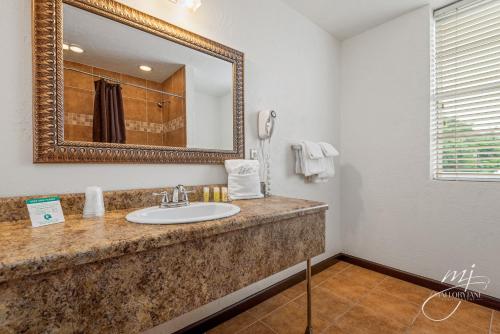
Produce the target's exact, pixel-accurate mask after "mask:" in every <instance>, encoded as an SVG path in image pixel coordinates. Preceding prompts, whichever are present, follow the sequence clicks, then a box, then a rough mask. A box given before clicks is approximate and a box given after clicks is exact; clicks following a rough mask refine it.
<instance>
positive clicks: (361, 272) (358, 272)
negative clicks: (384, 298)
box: [339, 265, 387, 285]
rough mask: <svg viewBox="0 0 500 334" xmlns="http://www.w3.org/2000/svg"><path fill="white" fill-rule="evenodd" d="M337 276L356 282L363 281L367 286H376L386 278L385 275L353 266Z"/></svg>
mask: <svg viewBox="0 0 500 334" xmlns="http://www.w3.org/2000/svg"><path fill="white" fill-rule="evenodd" d="M339 276H344V277H348V278H356V279H357V280H361V281H364V282H365V283H366V284H367V285H375V284H378V283H380V282H381V281H382V280H383V279H385V278H386V277H387V276H386V275H383V274H380V273H377V272H375V271H371V270H368V269H365V268H362V267H358V266H354V265H353V266H350V267H349V268H347V269H346V270H344V271H342V272H341V273H339Z"/></svg>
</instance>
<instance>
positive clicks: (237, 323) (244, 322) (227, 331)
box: [208, 312, 257, 334]
mask: <svg viewBox="0 0 500 334" xmlns="http://www.w3.org/2000/svg"><path fill="white" fill-rule="evenodd" d="M256 321H257V319H255V318H254V317H253V316H251V315H250V313H248V312H243V313H241V314H239V315H237V316H236V317H234V318H232V319H230V320H228V321H226V322H224V323H222V324H220V325H219V326H217V327H215V328H213V329H211V330H209V331H208V334H234V333H236V332H237V331H239V330H242V329H244V328H246V327H248V326H250V325H251V324H252V323H254V322H256Z"/></svg>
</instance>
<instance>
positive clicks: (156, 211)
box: [126, 203, 240, 225]
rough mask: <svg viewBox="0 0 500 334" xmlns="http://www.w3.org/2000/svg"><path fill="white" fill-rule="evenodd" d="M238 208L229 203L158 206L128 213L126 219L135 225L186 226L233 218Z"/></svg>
mask: <svg viewBox="0 0 500 334" xmlns="http://www.w3.org/2000/svg"><path fill="white" fill-rule="evenodd" d="M238 212H240V208H239V207H238V206H236V205H233V204H229V203H191V204H189V206H183V207H178V208H160V207H158V206H155V207H152V208H146V209H141V210H137V211H134V212H132V213H129V214H128V215H127V217H126V219H127V220H128V221H129V222H132V223H137V224H162V225H168V224H187V223H196V222H201V221H206V220H214V219H220V218H225V217H230V216H234V215H235V214H237V213H238Z"/></svg>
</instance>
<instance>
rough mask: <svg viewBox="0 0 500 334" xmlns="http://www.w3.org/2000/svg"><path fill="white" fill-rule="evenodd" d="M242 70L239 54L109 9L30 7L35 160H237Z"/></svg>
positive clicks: (88, 4)
mask: <svg viewBox="0 0 500 334" xmlns="http://www.w3.org/2000/svg"><path fill="white" fill-rule="evenodd" d="M243 69H244V55H243V53H241V52H239V51H237V50H234V49H232V48H229V47H227V46H224V45H222V44H220V43H217V42H214V41H211V40H209V39H207V38H204V37H201V36H199V35H196V34H194V33H191V32H189V31H186V30H184V29H181V28H179V27H176V26H174V25H172V24H169V23H167V22H165V21H162V20H160V19H158V18H155V17H152V16H150V15H147V14H145V13H142V12H140V11H137V10H135V9H132V8H130V7H128V6H126V5H123V4H121V3H118V2H116V1H113V0H33V76H34V78H33V82H34V87H33V88H34V96H33V106H34V112H33V160H34V162H36V163H199V164H222V163H223V162H224V160H227V159H236V158H243V157H244V149H245V143H244V101H243V98H244V95H243V85H244V83H243Z"/></svg>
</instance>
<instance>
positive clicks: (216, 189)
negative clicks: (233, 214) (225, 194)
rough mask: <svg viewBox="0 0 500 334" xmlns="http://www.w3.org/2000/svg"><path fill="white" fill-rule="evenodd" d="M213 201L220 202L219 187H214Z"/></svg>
mask: <svg viewBox="0 0 500 334" xmlns="http://www.w3.org/2000/svg"><path fill="white" fill-rule="evenodd" d="M214 202H220V188H219V187H214Z"/></svg>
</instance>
